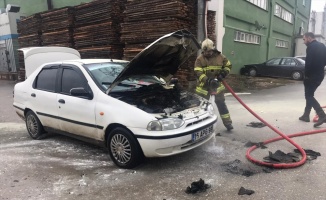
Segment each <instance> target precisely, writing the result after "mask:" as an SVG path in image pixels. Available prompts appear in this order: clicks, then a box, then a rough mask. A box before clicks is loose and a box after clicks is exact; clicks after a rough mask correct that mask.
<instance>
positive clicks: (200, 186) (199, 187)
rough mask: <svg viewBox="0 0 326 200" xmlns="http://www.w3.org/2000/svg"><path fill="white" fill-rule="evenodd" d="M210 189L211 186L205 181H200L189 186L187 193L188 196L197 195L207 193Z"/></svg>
mask: <svg viewBox="0 0 326 200" xmlns="http://www.w3.org/2000/svg"><path fill="white" fill-rule="evenodd" d="M210 187H211V185H209V184H205V181H204V180H203V179H199V181H195V182H192V183H191V186H190V187H189V186H188V187H187V189H186V191H185V192H186V193H187V194H196V193H199V192H205V191H206V190H207V189H208V188H210Z"/></svg>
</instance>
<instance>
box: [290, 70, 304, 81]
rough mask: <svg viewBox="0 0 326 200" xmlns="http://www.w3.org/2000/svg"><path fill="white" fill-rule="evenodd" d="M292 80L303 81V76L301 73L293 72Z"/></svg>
mask: <svg viewBox="0 0 326 200" xmlns="http://www.w3.org/2000/svg"><path fill="white" fill-rule="evenodd" d="M291 78H292V79H294V80H301V79H302V78H303V75H302V73H301V72H299V71H294V72H292V75H291Z"/></svg>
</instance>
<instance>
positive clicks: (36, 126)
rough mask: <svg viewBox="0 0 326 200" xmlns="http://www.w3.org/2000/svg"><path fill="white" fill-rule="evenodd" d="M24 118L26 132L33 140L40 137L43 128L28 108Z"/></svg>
mask: <svg viewBox="0 0 326 200" xmlns="http://www.w3.org/2000/svg"><path fill="white" fill-rule="evenodd" d="M25 118H26V128H27V131H28V134H29V135H30V136H31V137H32V138H33V139H35V140H38V139H41V136H42V135H43V134H44V128H43V125H42V124H41V122H40V120H39V119H38V117H37V116H36V115H35V113H34V112H33V111H31V110H30V111H28V112H27V113H26V116H25Z"/></svg>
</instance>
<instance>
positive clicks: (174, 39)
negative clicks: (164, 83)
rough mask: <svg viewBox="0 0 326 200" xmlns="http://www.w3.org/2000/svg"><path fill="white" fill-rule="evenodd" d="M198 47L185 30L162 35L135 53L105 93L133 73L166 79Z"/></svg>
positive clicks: (192, 37) (193, 38)
mask: <svg viewBox="0 0 326 200" xmlns="http://www.w3.org/2000/svg"><path fill="white" fill-rule="evenodd" d="M199 49H200V45H199V44H198V42H197V40H196V39H195V37H194V36H193V35H192V34H191V33H190V32H189V31H187V30H179V31H176V32H173V33H170V34H167V35H164V36H163V37H161V38H159V39H158V40H156V41H155V42H153V43H152V44H150V45H149V46H147V47H146V48H145V49H143V50H142V51H141V52H140V53H139V54H137V55H136V56H135V57H134V58H133V59H132V60H131V61H130V62H129V64H128V65H127V66H126V67H125V68H124V70H122V72H121V73H120V74H119V75H118V76H117V78H116V79H115V80H114V81H113V82H112V84H111V85H110V87H109V88H108V90H107V91H106V93H109V92H110V91H111V90H112V88H113V87H115V86H116V85H117V84H118V83H119V82H121V81H122V80H124V79H126V78H128V77H130V76H134V75H153V76H157V77H161V78H164V79H167V77H169V76H171V75H174V74H175V73H176V72H177V71H178V68H179V67H180V66H181V65H182V64H183V63H184V62H185V61H186V60H187V59H188V58H189V57H190V56H191V55H192V54H194V53H196V52H197V51H198V50H199Z"/></svg>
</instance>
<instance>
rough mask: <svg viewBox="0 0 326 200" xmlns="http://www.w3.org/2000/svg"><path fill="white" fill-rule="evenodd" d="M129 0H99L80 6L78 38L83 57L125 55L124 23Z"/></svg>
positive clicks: (115, 56)
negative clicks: (127, 0) (123, 40)
mask: <svg viewBox="0 0 326 200" xmlns="http://www.w3.org/2000/svg"><path fill="white" fill-rule="evenodd" d="M125 2H126V0H97V1H92V2H90V3H85V4H81V5H79V6H76V7H75V9H76V14H75V30H74V40H75V47H76V49H77V50H78V51H79V52H80V53H81V56H82V58H115V59H121V58H122V51H123V44H122V43H121V41H120V30H121V28H120V23H121V21H122V20H123V16H122V13H123V10H124V4H125Z"/></svg>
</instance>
